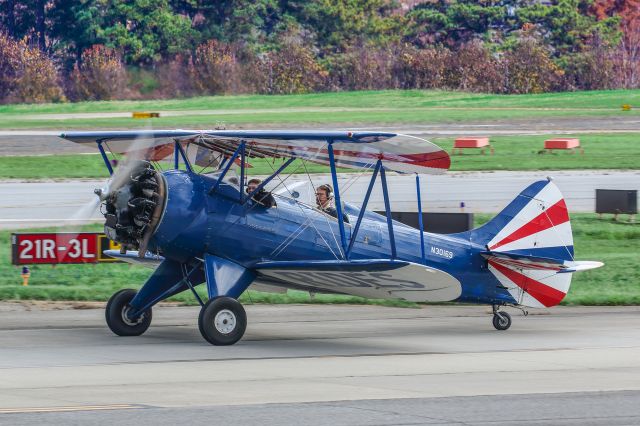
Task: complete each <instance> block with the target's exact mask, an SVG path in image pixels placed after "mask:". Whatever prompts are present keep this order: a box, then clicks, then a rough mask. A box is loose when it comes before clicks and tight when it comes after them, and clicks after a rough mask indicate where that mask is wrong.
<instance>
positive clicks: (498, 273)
mask: <svg viewBox="0 0 640 426" xmlns="http://www.w3.org/2000/svg"><path fill="white" fill-rule="evenodd" d="M492 222H493V223H492ZM481 229H482V228H481ZM479 230H480V229H479ZM491 230H493V232H491V233H490V234H488V232H490V231H491ZM484 234H485V236H486V240H488V241H487V243H486V247H487V249H488V251H487V252H485V253H483V255H484V256H485V257H486V258H487V261H488V268H489V271H491V273H492V274H493V275H494V276H495V277H496V278H497V279H498V281H500V283H501V284H502V285H503V286H504V287H505V288H506V289H507V290H508V291H509V293H510V294H511V295H512V296H513V298H514V299H515V300H516V303H517V304H520V305H524V306H529V307H535V308H542V307H550V306H555V305H557V304H559V303H560V302H561V301H562V299H564V297H565V296H566V294H567V292H568V291H569V286H570V285H571V276H572V274H571V273H572V272H576V271H578V270H585V269H592V268H595V267H599V266H602V264H601V263H600V262H576V261H574V259H573V235H572V232H571V222H570V220H569V213H568V211H567V205H566V203H565V201H564V199H563V197H562V194H561V193H560V190H559V189H558V187H557V186H556V185H555V184H554V183H552V182H551V181H550V180H547V181H540V182H536V183H534V184H532V185H531V186H529V187H528V188H527V189H525V190H524V191H523V192H522V193H520V195H518V197H517V198H516V199H515V200H514V201H513V202H512V203H511V204H509V206H508V207H507V208H505V210H503V212H501V213H500V214H499V215H498V216H496V218H494V219H493V220H492V221H491V222H490V223H489V224H488V226H486V228H485V231H484Z"/></svg>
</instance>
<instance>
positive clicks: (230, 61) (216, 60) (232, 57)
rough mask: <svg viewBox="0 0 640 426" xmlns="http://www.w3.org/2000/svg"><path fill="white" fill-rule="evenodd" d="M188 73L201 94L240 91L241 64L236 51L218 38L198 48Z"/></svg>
mask: <svg viewBox="0 0 640 426" xmlns="http://www.w3.org/2000/svg"><path fill="white" fill-rule="evenodd" d="M188 75H189V77H190V78H191V79H192V80H193V84H194V86H195V89H196V91H197V92H198V93H199V94H223V93H238V92H239V91H240V87H241V78H240V66H239V63H238V60H237V57H236V52H235V51H234V49H233V48H232V47H231V46H230V45H228V44H225V43H222V42H219V41H216V40H209V41H207V42H206V43H203V44H201V45H200V46H198V47H197V48H196V52H195V54H194V55H193V61H191V62H190V63H189V71H188Z"/></svg>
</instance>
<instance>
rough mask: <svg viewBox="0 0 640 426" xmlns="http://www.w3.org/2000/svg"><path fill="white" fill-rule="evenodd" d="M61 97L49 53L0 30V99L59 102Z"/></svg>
mask: <svg viewBox="0 0 640 426" xmlns="http://www.w3.org/2000/svg"><path fill="white" fill-rule="evenodd" d="M64 100H65V97H64V94H63V92H62V89H61V88H60V86H59V84H58V75H57V72H56V68H55V66H54V64H53V62H52V61H51V59H49V57H48V56H47V55H46V54H45V53H44V52H42V51H41V50H40V49H38V48H37V47H32V46H29V44H28V43H27V41H26V40H25V39H22V40H14V39H12V38H11V37H9V36H8V35H7V34H5V33H0V102H2V103H7V102H25V103H43V102H60V101H64Z"/></svg>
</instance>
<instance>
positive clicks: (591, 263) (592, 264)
mask: <svg viewBox="0 0 640 426" xmlns="http://www.w3.org/2000/svg"><path fill="white" fill-rule="evenodd" d="M565 265H566V266H567V269H563V270H562V271H559V272H579V271H588V270H589V269H596V268H599V267H601V266H604V263H602V262H598V261H595V260H578V261H575V262H565Z"/></svg>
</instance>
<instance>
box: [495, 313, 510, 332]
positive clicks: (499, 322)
mask: <svg viewBox="0 0 640 426" xmlns="http://www.w3.org/2000/svg"><path fill="white" fill-rule="evenodd" d="M493 326H494V327H495V328H496V330H508V329H509V327H511V315H509V314H508V313H506V312H497V311H496V312H495V313H494V314H493Z"/></svg>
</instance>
